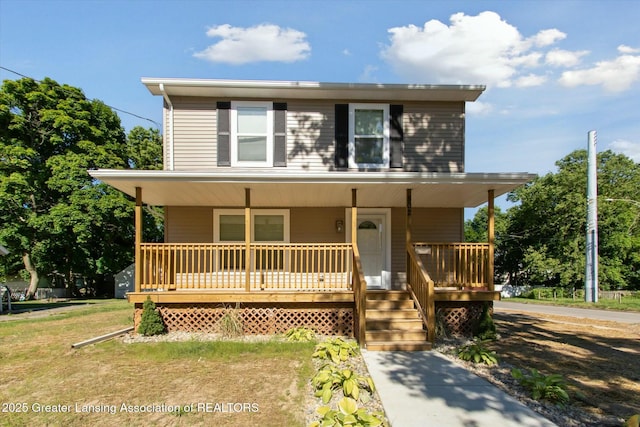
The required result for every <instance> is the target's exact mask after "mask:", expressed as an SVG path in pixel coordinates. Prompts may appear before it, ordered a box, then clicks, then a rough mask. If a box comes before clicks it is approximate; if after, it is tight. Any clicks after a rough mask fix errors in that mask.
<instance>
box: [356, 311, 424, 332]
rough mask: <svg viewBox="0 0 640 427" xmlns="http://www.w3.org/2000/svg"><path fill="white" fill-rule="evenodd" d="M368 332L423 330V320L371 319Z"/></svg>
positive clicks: (368, 321) (367, 324) (367, 326)
mask: <svg viewBox="0 0 640 427" xmlns="http://www.w3.org/2000/svg"><path fill="white" fill-rule="evenodd" d="M366 328H367V331H370V330H371V331H379V330H386V329H394V330H395V329H397V330H402V331H406V330H413V329H416V330H422V319H420V318H419V317H417V313H416V318H413V319H404V318H400V319H390V318H385V319H369V320H367V323H366Z"/></svg>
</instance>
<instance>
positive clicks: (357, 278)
mask: <svg viewBox="0 0 640 427" xmlns="http://www.w3.org/2000/svg"><path fill="white" fill-rule="evenodd" d="M353 299H354V302H355V312H354V323H355V324H354V335H355V336H356V337H355V338H356V340H357V341H358V344H360V348H365V346H366V338H365V336H366V329H367V328H366V321H367V320H366V310H367V282H366V281H365V278H364V270H363V269H362V262H361V261H360V252H359V251H358V246H357V245H354V246H353Z"/></svg>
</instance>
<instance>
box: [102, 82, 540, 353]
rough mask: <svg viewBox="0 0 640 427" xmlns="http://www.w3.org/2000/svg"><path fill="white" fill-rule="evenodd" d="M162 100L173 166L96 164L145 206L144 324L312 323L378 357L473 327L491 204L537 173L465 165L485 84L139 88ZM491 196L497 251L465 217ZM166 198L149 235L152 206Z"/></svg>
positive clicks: (136, 298) (489, 280)
mask: <svg viewBox="0 0 640 427" xmlns="http://www.w3.org/2000/svg"><path fill="white" fill-rule="evenodd" d="M142 82H143V83H144V84H145V85H146V86H147V88H148V89H149V91H150V92H151V93H152V94H153V95H156V96H159V97H162V99H163V102H164V107H163V113H164V114H163V128H164V129H163V134H164V170H161V171H145V170H95V171H90V173H91V175H92V176H93V177H95V178H97V179H100V180H102V181H104V182H106V183H108V184H110V185H112V186H113V187H115V188H118V189H119V190H121V191H123V192H125V193H126V194H128V195H130V196H132V197H135V198H136V206H137V207H136V230H137V234H136V242H135V245H136V275H135V292H133V293H130V294H129V295H128V298H129V300H130V301H132V302H134V303H135V304H136V316H135V318H136V324H137V321H138V319H139V317H140V313H141V305H142V302H143V301H144V300H145V299H146V298H147V297H148V296H150V297H151V298H152V299H153V300H154V301H155V302H156V304H157V305H158V306H159V307H160V311H161V313H162V316H163V319H164V321H165V323H166V325H167V327H168V328H169V329H170V330H174V329H190V330H211V329H213V328H215V325H216V322H217V321H218V320H219V319H220V317H221V316H222V314H223V313H224V311H225V310H226V309H227V308H228V307H230V306H231V307H236V305H237V306H238V307H239V308H238V309H239V310H240V311H241V314H242V318H243V321H244V328H245V332H247V333H274V332H284V331H286V330H287V329H288V328H290V327H293V326H307V327H310V328H314V329H316V330H317V331H318V332H320V333H327V334H336V333H337V334H346V335H354V336H355V337H356V338H357V339H358V340H359V342H360V343H361V344H363V345H367V348H370V349H375V348H378V349H418V348H428V346H429V342H431V341H433V339H434V337H435V325H436V321H440V322H443V324H444V326H445V327H448V328H450V329H451V330H452V331H454V332H468V331H469V330H470V328H471V327H472V325H473V322H474V320H475V319H477V317H478V315H479V313H480V311H481V309H482V306H483V304H484V303H485V302H489V303H490V304H491V302H492V301H494V300H496V299H498V298H499V294H498V293H497V292H494V287H493V241H492V240H493V216H492V213H493V201H494V198H495V197H497V196H499V195H502V194H504V193H506V192H509V191H511V190H513V189H514V188H516V187H518V186H520V185H522V184H524V183H526V182H527V181H529V180H531V179H532V178H533V175H531V174H527V173H466V172H465V167H464V165H465V103H466V102H473V101H475V100H476V99H477V98H478V97H479V96H480V94H481V93H482V92H483V90H484V87H483V86H448V85H446V86H445V85H435V86H431V85H399V84H389V85H385V84H357V83H348V84H345V83H316V82H293V81H235V80H200V79H156V78H143V79H142ZM487 202H488V204H489V213H490V219H489V224H488V235H489V242H487V243H482V244H477V243H473V244H472V243H464V232H463V229H464V208H466V207H476V206H479V205H481V204H483V203H487ZM143 203H146V204H150V205H157V206H163V207H164V211H165V242H164V243H161V244H155V243H145V242H144V239H143V236H142V235H141V233H142V231H141V230H142V227H141V223H142V204H143Z"/></svg>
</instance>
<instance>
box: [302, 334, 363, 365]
mask: <svg viewBox="0 0 640 427" xmlns="http://www.w3.org/2000/svg"><path fill="white" fill-rule="evenodd" d="M357 354H358V344H357V343H356V342H354V341H345V340H343V339H342V338H340V337H336V338H332V339H328V340H326V341H323V342H321V343H320V344H318V345H317V346H316V348H315V352H314V353H313V354H312V357H315V358H318V359H326V360H331V361H332V362H333V363H340V362H344V361H346V360H347V359H349V358H350V357H351V356H355V355H357Z"/></svg>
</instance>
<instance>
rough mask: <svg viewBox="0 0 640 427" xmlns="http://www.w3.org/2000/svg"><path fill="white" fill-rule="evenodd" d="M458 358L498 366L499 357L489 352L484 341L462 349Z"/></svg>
mask: <svg viewBox="0 0 640 427" xmlns="http://www.w3.org/2000/svg"><path fill="white" fill-rule="evenodd" d="M458 357H459V358H460V359H462V360H465V361H467V362H473V363H484V364H485V365H489V366H493V365H497V364H498V356H497V355H496V353H495V352H493V351H491V350H489V349H488V348H487V347H485V345H484V344H483V343H482V341H478V342H475V343H473V344H467V345H465V346H462V347H460V349H459V350H458Z"/></svg>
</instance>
